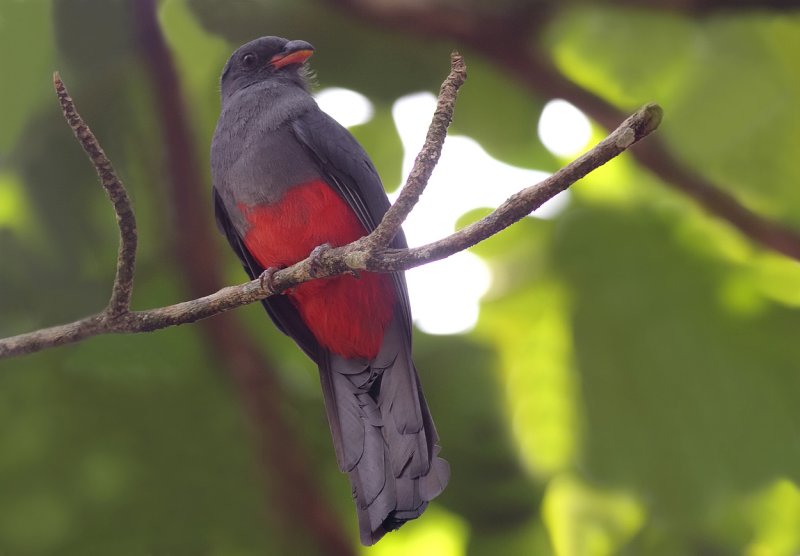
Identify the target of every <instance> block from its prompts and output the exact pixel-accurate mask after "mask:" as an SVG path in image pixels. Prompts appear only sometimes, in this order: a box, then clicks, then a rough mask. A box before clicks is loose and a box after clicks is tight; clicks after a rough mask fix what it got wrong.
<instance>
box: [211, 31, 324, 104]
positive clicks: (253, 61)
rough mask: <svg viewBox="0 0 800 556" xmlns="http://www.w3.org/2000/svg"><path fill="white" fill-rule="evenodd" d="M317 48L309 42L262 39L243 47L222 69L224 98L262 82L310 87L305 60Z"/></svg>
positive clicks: (278, 38) (272, 38) (274, 38)
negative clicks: (308, 85) (307, 80)
mask: <svg viewBox="0 0 800 556" xmlns="http://www.w3.org/2000/svg"><path fill="white" fill-rule="evenodd" d="M313 53H314V47H313V46H311V45H310V44H308V43H307V42H305V41H290V40H287V39H284V38H281V37H261V38H260V39H256V40H254V41H250V42H249V43H247V44H245V45H243V46H240V47H239V48H237V49H236V51H235V52H234V53H233V54H232V55H231V57H230V59H229V60H228V63H227V64H225V69H223V70H222V79H221V88H222V98H226V97H229V96H230V95H232V94H233V93H235V92H236V91H239V90H241V89H244V88H245V87H249V86H250V85H255V84H257V83H261V82H275V83H279V82H284V83H294V84H296V85H299V86H300V87H303V88H306V87H307V82H306V74H307V70H306V67H305V61H306V60H308V58H309V56H311V55H312V54H313Z"/></svg>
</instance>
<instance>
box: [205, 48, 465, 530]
mask: <svg viewBox="0 0 800 556" xmlns="http://www.w3.org/2000/svg"><path fill="white" fill-rule="evenodd" d="M313 52H314V49H313V47H312V46H311V45H310V44H308V43H307V42H305V41H299V40H293V41H289V40H286V39H283V38H279V37H262V38H260V39H256V40H254V41H252V42H249V43H247V44H245V45H244V46H242V47H240V48H239V49H237V50H236V51H235V52H234V53H233V55H232V56H231V57H230V59H229V60H228V62H227V63H226V64H225V68H224V70H223V72H222V78H221V95H222V109H221V113H220V117H219V121H218V122H217V127H216V131H215V132H214V138H213V142H212V146H211V172H212V179H213V199H214V208H215V214H216V219H217V224H218V226H219V228H220V229H221V230H222V232H223V233H224V234H225V236H226V237H227V239H228V242H229V243H230V245H231V247H233V250H234V251H235V252H236V254H237V255H238V256H239V259H240V260H241V262H242V265H243V266H244V269H245V270H246V271H247V273H248V274H249V275H250V277H251V278H256V277H259V276H262V273H264V271H265V270H267V271H268V270H270V269H277V268H282V267H285V266H288V265H291V264H293V263H296V262H298V261H300V260H303V259H305V258H306V257H308V256H309V254H310V253H311V252H312V251H313V250H314V249H315V248H316V247H318V246H321V245H326V244H327V245H330V246H334V247H336V246H341V245H345V244H347V243H350V242H352V241H354V240H356V239H358V238H360V237H362V236H364V235H366V234H367V233H368V232H370V231H371V230H373V229H374V228H375V226H376V224H377V223H378V222H380V220H381V218H382V217H383V214H384V213H385V212H386V210H387V209H388V207H389V201H388V199H387V197H386V193H385V192H384V189H383V185H382V184H381V180H380V178H379V176H378V173H377V171H376V170H375V167H374V166H373V164H372V162H371V161H370V159H369V157H368V156H367V154H366V153H365V152H364V149H363V148H362V147H361V145H359V143H358V142H357V141H356V139H355V138H354V137H353V136H352V135H351V134H350V133H349V132H348V131H347V130H346V129H345V128H344V127H342V126H341V125H339V124H338V123H337V122H336V121H335V120H334V119H333V118H331V117H330V116H328V115H327V114H325V113H324V112H322V111H321V110H320V108H319V107H318V106H317V104H316V102H315V101H314V98H313V97H312V96H311V94H310V93H309V80H308V69H307V65H306V61H307V59H308V58H309V56H311V54H312V53H313ZM391 246H392V247H405V246H406V242H405V239H404V237H403V235H402V232H401V233H399V234H398V235H397V237H395V238H394V240H393V242H392V244H391ZM264 306H265V307H266V310H267V313H268V314H269V316H270V317H271V318H272V320H273V321H274V323H275V324H276V325H277V326H278V328H279V329H280V330H281V331H282V332H284V333H286V334H288V335H289V336H290V337H291V338H292V339H293V340H294V341H295V342H296V343H297V344H298V346H299V347H300V348H301V349H302V350H303V351H304V352H305V353H306V354H307V355H308V356H309V357H310V358H311V359H313V360H314V362H315V363H316V364H317V366H318V367H319V375H320V382H321V383H322V390H323V393H324V400H325V408H326V412H327V417H328V422H329V424H330V429H331V434H332V436H333V444H334V448H335V452H336V459H337V461H338V464H339V467H340V468H341V470H342V471H344V472H346V473H347V474H348V476H349V478H350V482H351V485H352V490H353V498H354V500H355V504H356V510H357V513H358V522H359V529H360V537H361V542H362V543H363V544H365V545H371V544H374V543H375V542H376V541H378V540H379V539H380V538H381V537H382V536H383V535H384V534H385V533H386V532H387V531H391V530H394V529H397V528H398V527H400V526H401V525H402V524H403V523H405V522H406V521H408V520H411V519H414V518H416V517H419V516H420V515H421V514H422V512H423V511H424V510H425V508H426V506H427V504H428V502H429V501H431V500H432V499H433V498H434V497H436V496H438V495H439V494H440V493H441V492H442V490H443V489H444V487H445V485H446V484H447V481H448V479H449V475H450V469H449V466H448V464H447V462H446V461H445V460H443V459H442V458H440V457H439V456H438V454H439V451H440V447H439V445H438V437H437V434H436V429H435V427H434V424H433V421H432V419H431V415H430V411H429V410H428V405H427V403H426V402H425V398H424V397H423V395H422V389H421V386H420V381H419V377H418V376H417V371H416V369H415V368H414V363H413V361H412V359H411V313H410V308H409V302H408V291H407V288H406V283H405V278H404V276H403V273H401V272H395V273H391V274H379V273H370V272H362V273H361V274H360V275H359V276H354V275H341V276H336V277H333V278H323V279H319V280H314V281H311V282H307V283H304V284H301V285H299V286H297V287H296V288H293V289H292V290H290V291H288V292H287V293H285V294H284V295H277V296H272V297H269V298H267V299H265V300H264Z"/></svg>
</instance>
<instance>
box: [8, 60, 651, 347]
mask: <svg viewBox="0 0 800 556" xmlns="http://www.w3.org/2000/svg"><path fill="white" fill-rule="evenodd" d="M451 62H452V70H453V72H454V73H456V74H460V75H464V69H463V68H464V66H463V60H462V59H461V58H460V56H453V58H452V61H451ZM448 79H449V78H448ZM455 82H456V81H454V83H455ZM446 83H447V82H446ZM456 90H457V86H456V87H454V88H450V87H444V86H443V88H442V92H441V93H440V96H439V105H438V106H439V109H437V114H439V113H440V110H441V112H442V114H444V115H445V116H446V115H447V114H452V110H453V106H454V104H455V100H456ZM65 99H66V102H67V105H68V106H69V107H71V110H73V112H72V113H74V117H75V118H76V119H77V121H78V122H80V124H81V125H84V126H85V124H83V122H82V120H80V116H79V115H78V114H77V112H74V106H72V105H71V101H69V97H68V96H65ZM65 110H66V109H65ZM661 116H662V111H661V108H660V107H659V106H658V105H655V104H649V105H647V106H645V107H643V108H641V109H640V110H639V111H637V112H636V113H635V114H633V115H632V116H630V117H629V118H628V119H626V120H625V121H624V122H623V123H622V124H620V126H619V127H618V128H617V129H616V130H614V131H613V132H612V133H611V134H610V135H609V136H608V137H606V138H605V139H604V140H603V141H601V142H600V143H598V144H597V145H596V146H595V147H594V148H593V149H591V150H590V151H588V152H587V153H586V154H584V155H583V156H581V157H580V158H578V159H576V160H574V161H573V162H571V163H570V164H568V165H567V166H565V167H564V168H562V169H561V170H559V171H558V172H556V173H555V174H553V175H552V176H550V177H549V178H547V179H545V180H543V181H541V182H540V183H538V184H536V185H533V186H531V187H528V188H526V189H523V190H522V191H519V192H518V193H516V194H514V195H513V196H511V197H510V198H509V199H508V200H506V201H505V202H504V203H503V204H502V205H500V206H499V207H498V208H497V209H496V210H494V211H493V212H492V213H490V214H489V215H488V216H486V217H485V218H483V219H481V220H479V221H477V222H475V223H473V224H471V225H469V226H466V227H465V228H463V229H461V230H459V231H457V232H455V233H454V234H452V235H450V236H447V237H445V238H443V239H440V240H438V241H435V242H433V243H429V244H427V245H423V246H421V247H414V248H409V249H389V248H385V247H380V246H375V244H374V243H373V241H375V240H374V237H375V236H374V234H375V233H376V232H377V231H378V230H386V231H385V232H382V234H385V235H382V236H380V237H379V240H380V241H381V242H382V241H385V238H386V237H389V238H391V236H390V235H389V234H392V233H394V232H392V227H393V226H394V225H395V224H394V222H396V220H394V219H395V218H396V219H399V220H400V222H402V220H403V219H405V216H406V215H407V214H408V212H409V211H410V209H411V207H412V206H413V204H414V203H415V202H416V199H417V198H418V197H419V195H420V194H421V192H422V190H423V189H424V187H425V185H426V184H427V179H428V177H429V176H430V171H431V170H432V169H433V166H434V165H435V163H430V162H429V160H430V158H429V155H430V153H431V152H436V153H438V152H439V151H441V146H442V144H443V142H444V139H445V136H446V133H447V126H446V125H442V121H443V120H442V119H441V118H438V117H434V120H433V122H432V123H431V128H430V129H429V131H428V141H426V144H425V147H424V149H423V152H422V153H420V156H418V157H417V160H416V162H415V164H414V168H413V169H412V171H411V175H412V176H420V177H419V178H418V179H409V180H408V182H407V183H406V185H405V186H404V188H403V191H402V192H401V194H400V198H408V199H410V201H409V203H410V204H409V205H406V206H404V207H402V208H400V209H395V210H394V211H390V212H387V215H390V214H391V215H394V216H392V220H389V221H387V220H386V219H384V221H382V222H381V224H380V225H379V226H378V227H377V228H376V231H373V232H372V234H370V235H368V236H366V237H365V238H362V239H360V240H356V241H355V242H353V243H351V244H349V245H346V246H343V247H337V248H334V249H330V250H327V251H324V252H322V253H321V255H319V256H318V257H316V258H315V259H314V260H313V262H312V260H311V259H309V258H307V259H305V260H303V261H300V262H298V263H297V264H295V265H292V266H290V267H288V268H286V269H283V270H280V271H278V272H276V273H275V274H274V275H273V279H272V288H271V289H266V288H264V287H262V285H261V282H260V280H253V281H251V282H246V283H244V284H241V285H238V286H230V287H226V288H223V289H221V290H219V291H217V292H216V293H213V294H211V295H207V296H205V297H201V298H199V299H194V300H191V301H186V302H183V303H178V304H175V305H170V306H167V307H160V308H157V309H151V310H147V311H123V312H122V313H121V314H117V313H113V314H112V313H111V312H110V311H109V310H108V309H107V310H106V311H103V312H101V313H99V314H97V315H94V316H91V317H87V318H85V319H81V320H79V321H75V322H72V323H69V324H65V325H61V326H54V327H51V328H46V329H43V330H37V331H35V332H30V333H28V334H21V335H19V336H13V337H10V338H6V339H2V340H0V359H2V358H6V357H12V356H15V355H23V354H26V353H32V352H35V351H40V350H42V349H45V348H50V347H55V346H59V345H64V344H68V343H74V342H77V341H80V340H83V339H85V338H88V337H91V336H97V335H101V334H118V333H136V332H150V331H153V330H159V329H161V328H167V327H169V326H175V325H179V324H186V323H190V322H195V321H198V320H200V319H204V318H206V317H210V316H212V315H216V314H219V313H222V312H224V311H228V310H230V309H234V308H236V307H240V306H242V305H247V304H249V303H253V302H255V301H259V300H262V299H265V298H266V297H269V296H270V295H275V294H278V293H280V292H282V291H284V290H286V289H288V288H292V287H295V286H297V285H299V284H302V283H303V282H308V281H310V280H314V279H319V278H326V277H331V276H335V275H338V274H343V273H345V272H353V271H363V270H366V271H373V272H393V271H400V270H406V269H409V268H413V267H415V266H420V265H423V264H426V263H429V262H432V261H436V260H440V259H443V258H445V257H448V256H450V255H452V254H454V253H456V252H458V251H462V250H464V249H466V248H468V247H470V246H472V245H475V244H477V243H479V242H481V241H483V240H484V239H486V238H488V237H490V236H492V235H494V234H496V233H498V232H500V231H501V230H503V229H504V228H506V227H508V226H510V225H511V224H513V223H514V222H516V221H518V220H520V219H522V218H523V217H525V216H526V215H527V214H529V213H530V212H532V211H533V210H535V209H536V208H538V207H539V206H541V205H542V204H543V203H544V202H545V201H547V200H549V199H551V198H552V197H554V196H555V195H557V194H558V193H559V192H561V191H564V190H565V189H567V188H568V187H569V186H571V185H572V184H573V183H575V182H576V181H577V180H579V179H581V178H582V177H584V176H585V175H586V174H588V173H589V172H591V171H593V170H595V169H596V168H598V167H600V166H602V165H603V164H605V163H606V162H608V161H609V160H611V159H612V158H614V157H616V156H618V155H619V154H621V153H622V152H624V151H625V150H627V149H628V148H630V147H631V146H632V145H634V144H635V143H636V142H638V141H639V140H641V139H643V138H644V137H646V136H647V135H649V134H650V133H652V132H653V131H655V129H656V128H657V127H658V125H659V123H660V122H661ZM86 129H87V131H88V128H86ZM437 156H438V155H437ZM93 160H94V159H93ZM98 171H99V170H98ZM109 172H111V174H112V175H113V169H111V168H110V167H109ZM120 186H121V184H120Z"/></svg>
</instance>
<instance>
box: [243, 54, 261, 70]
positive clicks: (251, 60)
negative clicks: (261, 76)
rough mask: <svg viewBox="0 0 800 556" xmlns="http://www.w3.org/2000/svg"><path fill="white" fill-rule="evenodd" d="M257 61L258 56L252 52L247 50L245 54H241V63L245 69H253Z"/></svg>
mask: <svg viewBox="0 0 800 556" xmlns="http://www.w3.org/2000/svg"><path fill="white" fill-rule="evenodd" d="M257 62H258V57H257V56H256V55H255V54H253V53H252V52H248V53H247V54H245V55H244V56H242V65H243V66H244V67H245V68H246V69H253V68H254V67H256V63H257Z"/></svg>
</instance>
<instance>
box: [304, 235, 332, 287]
mask: <svg viewBox="0 0 800 556" xmlns="http://www.w3.org/2000/svg"><path fill="white" fill-rule="evenodd" d="M330 250H331V244H330V243H323V244H322V245H318V246H316V247H314V250H313V251H311V253H310V254H309V255H308V262H309V269H308V271H309V273H310V274H311V276H313V277H315V278H316V277H317V276H318V275H319V274H320V272H322V270H323V268H322V255H323V254H325V252H326V251H330Z"/></svg>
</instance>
